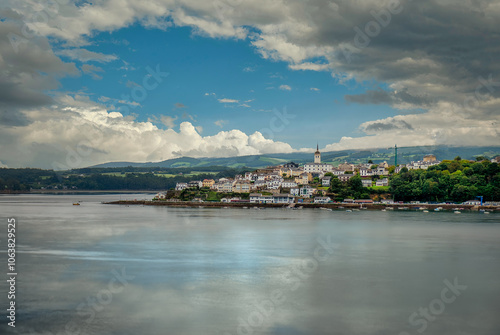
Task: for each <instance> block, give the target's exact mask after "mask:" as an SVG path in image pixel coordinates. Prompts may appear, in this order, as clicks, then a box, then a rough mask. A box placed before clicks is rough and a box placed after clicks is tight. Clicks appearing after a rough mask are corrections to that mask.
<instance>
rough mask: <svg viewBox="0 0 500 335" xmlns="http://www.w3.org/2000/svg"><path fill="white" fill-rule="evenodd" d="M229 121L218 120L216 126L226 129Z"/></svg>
mask: <svg viewBox="0 0 500 335" xmlns="http://www.w3.org/2000/svg"><path fill="white" fill-rule="evenodd" d="M227 122H228V121H227V120H217V121H215V122H214V124H215V125H216V126H218V127H221V128H222V127H224V125H225V124H226V123H227Z"/></svg>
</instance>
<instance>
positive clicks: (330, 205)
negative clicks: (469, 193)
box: [104, 200, 500, 212]
mask: <svg viewBox="0 0 500 335" xmlns="http://www.w3.org/2000/svg"><path fill="white" fill-rule="evenodd" d="M104 204H106V205H141V206H169V207H184V208H189V207H204V208H224V207H232V208H243V207H246V208H253V207H257V208H290V209H293V208H295V209H298V208H299V207H302V208H317V209H320V208H324V209H332V210H333V209H335V210H347V209H351V210H352V209H366V210H383V209H385V210H391V209H393V210H397V211H402V210H403V211H404V210H412V211H419V210H422V209H427V210H429V211H434V209H435V208H438V207H441V208H442V211H453V210H454V209H456V208H460V210H463V211H470V212H477V211H479V210H486V211H490V212H500V208H499V207H495V206H474V205H456V204H452V205H450V204H363V205H360V204H343V203H328V204H314V203H295V204H291V205H294V206H293V207H290V206H289V205H288V204H259V203H250V202H228V203H223V202H192V201H185V202H168V201H150V200H137V201H133V200H117V201H111V202H104Z"/></svg>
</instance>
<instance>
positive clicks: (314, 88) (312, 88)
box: [310, 87, 320, 92]
mask: <svg viewBox="0 0 500 335" xmlns="http://www.w3.org/2000/svg"><path fill="white" fill-rule="evenodd" d="M310 90H311V91H316V92H318V91H320V89H319V88H317V87H311V88H310Z"/></svg>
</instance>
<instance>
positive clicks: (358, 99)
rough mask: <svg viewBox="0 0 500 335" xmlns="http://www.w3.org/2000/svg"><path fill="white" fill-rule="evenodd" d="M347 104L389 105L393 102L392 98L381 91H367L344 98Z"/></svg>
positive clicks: (389, 94)
mask: <svg viewBox="0 0 500 335" xmlns="http://www.w3.org/2000/svg"><path fill="white" fill-rule="evenodd" d="M344 98H345V100H346V101H347V102H354V103H358V104H376V105H380V104H390V103H392V102H393V101H394V96H393V95H392V94H391V93H389V92H386V91H383V90H369V91H366V93H363V94H356V95H349V94H347V95H346V96H345V97H344Z"/></svg>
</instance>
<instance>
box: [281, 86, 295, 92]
mask: <svg viewBox="0 0 500 335" xmlns="http://www.w3.org/2000/svg"><path fill="white" fill-rule="evenodd" d="M280 90H282V91H291V90H292V88H291V87H290V86H289V85H280Z"/></svg>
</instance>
